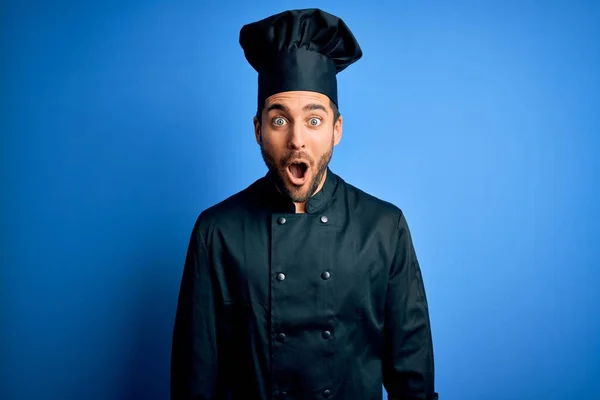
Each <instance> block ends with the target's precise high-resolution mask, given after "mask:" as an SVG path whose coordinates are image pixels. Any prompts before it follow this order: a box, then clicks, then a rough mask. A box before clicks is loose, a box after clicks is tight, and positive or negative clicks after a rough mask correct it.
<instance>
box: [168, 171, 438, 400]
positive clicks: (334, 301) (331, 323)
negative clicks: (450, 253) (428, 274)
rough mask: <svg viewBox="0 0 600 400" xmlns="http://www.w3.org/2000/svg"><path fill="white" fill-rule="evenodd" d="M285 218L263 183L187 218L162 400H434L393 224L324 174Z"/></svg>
mask: <svg viewBox="0 0 600 400" xmlns="http://www.w3.org/2000/svg"><path fill="white" fill-rule="evenodd" d="M306 211H307V212H306V213H298V214H297V213H295V208H294V205H293V203H292V202H291V201H290V200H289V199H288V198H286V197H284V196H283V195H282V194H280V192H279V191H278V190H277V188H276V186H275V179H274V176H273V175H272V174H271V173H267V174H266V175H265V176H263V177H261V178H259V179H258V180H257V181H255V182H254V183H252V184H251V185H249V186H248V187H247V188H245V189H243V190H241V191H240V192H238V193H237V194H234V195H233V196H231V197H229V198H228V199H226V200H224V201H222V202H220V203H218V204H216V205H214V206H212V207H210V208H208V209H206V210H204V211H203V212H202V213H200V215H199V217H198V219H197V221H196V223H195V225H194V228H193V230H192V234H191V239H190V242H189V247H188V250H187V255H186V260H185V265H184V268H183V274H182V279H181V286H180V292H179V296H178V301H177V309H176V316H175V323H174V330H173V341H172V358H171V399H172V400H183V399H190V400H191V399H196V400H200V399H202V400H242V399H244V400H248V399H252V400H263V399H265V400H266V399H271V400H278V399H302V400H305V399H306V400H308V399H343V400H376V399H382V397H383V394H382V384H383V387H385V389H386V391H387V393H388V396H389V398H390V399H401V400H417V399H419V400H433V399H437V398H438V394H437V393H436V392H435V390H434V358H433V346H432V334H431V328H430V321H429V311H428V305H427V299H426V296H425V290H424V285H423V280H422V276H421V272H420V268H419V262H418V260H417V256H416V254H415V250H414V247H413V243H412V239H411V235H410V232H409V229H408V226H407V222H406V219H405V216H404V214H403V213H402V211H401V210H400V209H399V208H398V207H396V206H394V205H393V204H391V203H388V202H385V201H383V200H380V199H378V198H376V197H374V196H372V195H369V194H367V193H365V192H363V191H362V190H360V189H358V188H356V187H354V186H353V185H351V184H349V183H347V182H345V181H344V180H343V179H342V178H341V177H340V176H338V175H336V174H334V173H333V172H332V171H331V169H329V168H328V170H327V174H326V180H325V183H324V186H323V188H322V190H320V191H319V192H317V193H316V194H315V195H314V196H313V197H312V198H311V199H310V200H309V201H308V203H307V210H306Z"/></svg>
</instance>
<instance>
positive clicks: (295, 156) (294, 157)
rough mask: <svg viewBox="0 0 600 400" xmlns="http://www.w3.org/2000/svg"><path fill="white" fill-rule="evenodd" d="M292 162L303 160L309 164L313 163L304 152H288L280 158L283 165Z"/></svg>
mask: <svg viewBox="0 0 600 400" xmlns="http://www.w3.org/2000/svg"><path fill="white" fill-rule="evenodd" d="M294 162H303V163H306V164H307V165H309V166H310V165H313V164H314V161H313V159H312V158H311V157H309V156H308V154H306V153H304V152H296V153H290V154H288V155H286V156H285V157H283V158H282V159H281V163H282V164H283V165H289V164H292V163H294Z"/></svg>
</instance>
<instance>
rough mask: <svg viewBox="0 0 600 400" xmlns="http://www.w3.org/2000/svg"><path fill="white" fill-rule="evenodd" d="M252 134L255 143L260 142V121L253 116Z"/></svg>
mask: <svg viewBox="0 0 600 400" xmlns="http://www.w3.org/2000/svg"><path fill="white" fill-rule="evenodd" d="M253 122H254V136H255V137H256V143H258V144H260V142H261V141H262V138H261V129H260V121H259V120H258V117H256V116H254V120H253Z"/></svg>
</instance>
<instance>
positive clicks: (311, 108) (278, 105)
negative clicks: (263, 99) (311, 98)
mask: <svg viewBox="0 0 600 400" xmlns="http://www.w3.org/2000/svg"><path fill="white" fill-rule="evenodd" d="M271 110H280V111H283V112H286V113H289V111H290V109H289V108H288V107H286V106H285V105H283V104H281V103H273V104H271V105H270V106H269V107H267V112H270V111H271ZM302 110H303V111H304V112H307V111H314V110H322V111H324V112H325V114H329V112H328V111H327V109H326V108H325V107H324V106H322V105H321V104H316V103H311V104H307V105H305V106H304V107H303V108H302Z"/></svg>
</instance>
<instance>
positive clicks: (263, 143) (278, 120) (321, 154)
mask: <svg viewBox="0 0 600 400" xmlns="http://www.w3.org/2000/svg"><path fill="white" fill-rule="evenodd" d="M261 119H262V121H260V120H258V119H257V118H255V119H254V130H255V134H256V141H257V142H258V144H259V145H260V149H261V153H262V156H263V159H264V161H265V164H266V165H267V167H268V168H269V170H271V171H272V172H274V173H275V174H276V176H277V177H278V186H279V188H280V190H281V191H283V192H284V193H285V194H286V195H288V196H289V197H290V199H292V201H294V202H295V203H305V202H306V201H308V199H309V198H310V197H311V196H312V195H313V194H315V193H316V192H317V191H319V190H320V189H321V187H322V185H323V183H324V181H325V174H326V171H327V166H328V165H329V161H330V160H331V156H332V154H333V147H334V146H335V145H337V144H338V143H339V141H340V139H341V136H342V118H341V117H339V118H338V120H337V121H336V122H335V124H334V113H333V109H332V108H331V103H330V100H329V98H328V97H327V96H325V95H322V94H320V93H315V92H300V91H297V92H284V93H278V94H275V95H273V96H271V97H269V98H268V99H267V100H266V101H265V105H264V108H263V112H262V118H261Z"/></svg>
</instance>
